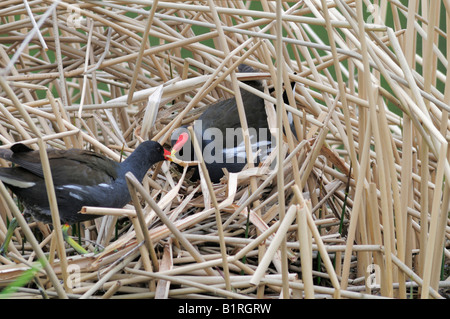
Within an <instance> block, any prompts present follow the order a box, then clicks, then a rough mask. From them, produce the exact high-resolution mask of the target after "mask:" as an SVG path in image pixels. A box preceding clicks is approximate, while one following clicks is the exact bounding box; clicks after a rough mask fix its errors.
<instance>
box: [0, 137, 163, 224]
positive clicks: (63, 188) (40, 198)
mask: <svg viewBox="0 0 450 319" xmlns="http://www.w3.org/2000/svg"><path fill="white" fill-rule="evenodd" d="M47 154H48V159H49V163H50V169H51V173H52V179H53V184H54V187H55V194H56V199H57V202H58V209H59V215H60V218H61V222H63V223H67V224H73V223H76V222H80V221H85V220H89V219H94V218H96V217H98V216H97V215H96V216H94V215H84V214H78V212H79V211H80V210H81V208H82V207H83V206H100V207H113V208H121V207H123V206H124V205H125V204H126V203H128V202H129V201H130V195H129V192H128V187H127V183H126V180H125V174H126V173H127V172H132V173H133V174H134V175H135V176H136V178H137V179H138V180H139V181H142V179H143V178H144V176H145V174H146V173H147V171H148V170H149V168H150V167H151V166H152V165H153V164H155V163H157V162H160V161H162V160H164V159H165V157H164V149H163V147H162V146H161V145H160V144H159V143H157V142H154V141H146V142H143V143H142V144H140V145H139V146H138V147H137V148H136V150H135V151H134V152H133V153H132V154H131V155H130V156H128V157H127V158H126V159H125V161H123V162H122V163H117V162H115V161H113V160H111V159H109V158H107V157H105V156H103V155H100V154H98V153H94V152H91V151H87V150H81V149H69V150H56V149H50V150H48V151H47ZM0 157H1V158H3V159H6V160H8V161H11V162H13V163H14V164H16V165H17V166H14V167H1V168H0V180H2V181H3V183H5V184H6V185H7V186H8V187H9V188H10V189H11V190H12V192H13V193H15V194H16V195H17V197H18V198H19V200H20V201H21V202H22V203H23V205H24V207H25V208H26V211H27V212H29V213H30V214H31V215H32V216H33V217H34V218H35V219H37V220H39V221H43V222H46V223H49V222H51V213H50V207H49V202H48V197H47V191H46V187H45V180H44V172H43V170H42V165H41V160H40V155H39V151H33V150H32V149H30V148H28V147H27V146H25V145H24V144H20V143H19V144H14V145H13V146H12V147H11V148H10V149H0Z"/></svg>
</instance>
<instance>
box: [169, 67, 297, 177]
mask: <svg viewBox="0 0 450 319" xmlns="http://www.w3.org/2000/svg"><path fill="white" fill-rule="evenodd" d="M238 71H239V72H249V73H250V72H257V70H255V69H253V68H252V67H250V66H248V65H246V64H241V65H239V67H238ZM244 82H245V83H246V84H248V85H250V86H252V87H254V88H256V89H257V90H260V91H263V84H262V83H261V81H259V80H247V81H244ZM291 85H292V86H293V85H294V83H291ZM271 91H273V90H271ZM240 92H241V96H242V101H243V104H244V110H245V114H246V118H247V125H248V128H249V137H250V143H251V146H252V152H253V154H254V160H255V164H258V163H259V162H261V161H263V160H264V159H265V157H266V156H267V155H268V154H270V152H271V151H272V148H273V147H274V146H275V138H274V137H273V136H272V135H271V133H270V131H269V124H268V121H267V115H266V110H265V104H264V99H263V98H261V97H259V96H257V95H255V94H253V93H250V92H248V91H246V90H244V89H241V90H240ZM283 98H284V100H285V103H288V102H287V94H286V92H284V94H283ZM291 128H292V129H293V123H292V121H291ZM193 129H194V132H195V135H196V138H197V141H198V142H199V144H200V146H201V148H202V155H203V159H204V161H205V165H206V168H207V169H208V173H209V177H210V179H211V181H212V182H214V183H217V182H219V181H220V179H221V178H222V177H223V175H224V172H223V170H222V168H225V169H226V170H227V171H228V172H232V173H233V172H240V171H241V170H242V169H243V168H244V166H245V165H246V164H247V154H246V151H245V143H244V139H243V132H242V128H241V121H240V118H239V113H238V108H237V103H236V98H234V97H233V98H229V99H225V100H221V101H218V102H216V103H214V104H212V105H210V106H209V107H208V108H207V109H206V110H205V111H204V112H203V113H202V115H201V116H200V117H199V118H198V119H197V120H196V121H195V122H194V125H193ZM186 131H187V128H186V127H185V126H184V127H180V128H178V129H177V130H175V131H174V134H173V135H172V136H173V138H172V144H173V143H174V142H175V141H176V138H175V136H178V135H179V134H180V132H186ZM293 132H294V133H295V130H293ZM179 157H180V158H181V159H183V160H185V161H190V160H193V159H195V154H194V150H193V147H192V145H191V143H186V144H185V146H184V147H183V150H182V152H180V154H179ZM198 178H199V174H198V171H197V170H196V171H195V172H194V173H193V175H192V179H193V180H195V179H198Z"/></svg>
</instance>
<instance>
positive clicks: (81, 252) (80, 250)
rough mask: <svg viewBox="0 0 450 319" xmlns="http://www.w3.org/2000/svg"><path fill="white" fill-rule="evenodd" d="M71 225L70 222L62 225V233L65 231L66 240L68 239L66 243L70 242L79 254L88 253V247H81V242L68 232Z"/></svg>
mask: <svg viewBox="0 0 450 319" xmlns="http://www.w3.org/2000/svg"><path fill="white" fill-rule="evenodd" d="M69 227H70V226H69V225H68V224H64V225H63V226H62V233H63V237H64V240H65V241H66V243H68V244H69V245H70V246H72V247H73V248H74V249H75V250H76V251H77V252H78V253H79V254H81V255H83V254H87V253H88V251H87V250H86V249H84V248H83V247H81V245H80V244H78V243H77V242H76V241H75V240H74V239H73V238H72V237H70V236H69V234H68V233H67V231H68V229H69Z"/></svg>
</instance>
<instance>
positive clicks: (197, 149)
mask: <svg viewBox="0 0 450 319" xmlns="http://www.w3.org/2000/svg"><path fill="white" fill-rule="evenodd" d="M188 130H189V133H190V135H191V140H192V145H193V146H194V152H195V154H196V155H197V158H198V161H199V164H200V165H201V167H202V172H203V175H204V177H205V180H206V184H207V186H208V191H209V193H210V196H211V199H212V202H213V205H214V213H215V216H216V225H217V232H218V234H219V237H220V253H221V254H222V259H223V271H224V276H225V283H226V287H227V290H231V285H230V270H229V268H228V263H227V262H226V259H227V251H226V249H227V247H226V244H225V241H224V240H223V237H224V234H223V225H222V217H221V212H220V209H219V204H218V202H217V198H216V195H215V192H214V189H213V186H212V183H211V179H210V177H209V173H208V169H207V168H206V164H205V161H204V160H203V156H202V150H201V149H200V145H199V144H198V141H197V137H196V136H195V133H194V129H193V128H192V126H189V127H188Z"/></svg>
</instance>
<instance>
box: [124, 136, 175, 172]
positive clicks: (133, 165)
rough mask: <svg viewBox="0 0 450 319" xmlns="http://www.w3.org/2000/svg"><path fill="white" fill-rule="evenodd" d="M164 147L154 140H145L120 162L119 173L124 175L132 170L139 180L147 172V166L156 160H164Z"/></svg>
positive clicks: (156, 161)
mask: <svg viewBox="0 0 450 319" xmlns="http://www.w3.org/2000/svg"><path fill="white" fill-rule="evenodd" d="M164 153H165V152H164V148H163V147H162V146H161V144H159V143H158V142H155V141H145V142H143V143H141V144H139V146H138V147H137V148H136V149H135V150H134V152H133V153H131V155H130V156H128V157H127V159H126V160H125V161H124V162H122V163H121V164H120V167H121V169H120V171H121V172H120V174H119V175H123V176H124V175H125V174H126V173H127V172H132V173H133V174H134V175H135V176H136V178H137V179H138V180H139V181H142V178H143V177H144V175H145V174H146V173H147V171H148V170H149V168H150V167H151V166H152V165H153V164H156V163H158V162H161V161H163V160H165V159H166V158H165V156H164Z"/></svg>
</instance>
